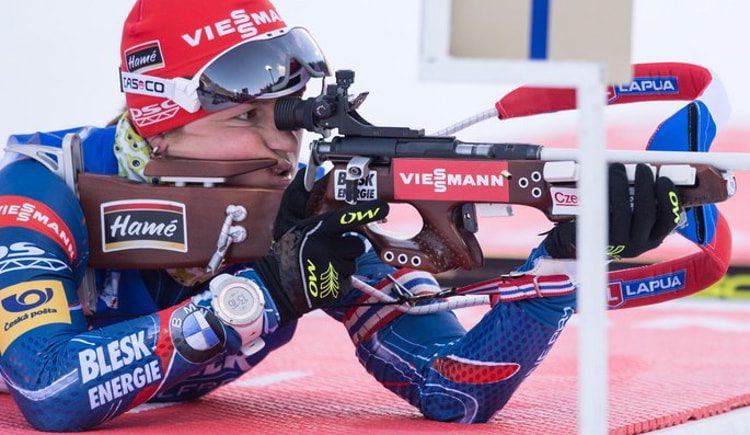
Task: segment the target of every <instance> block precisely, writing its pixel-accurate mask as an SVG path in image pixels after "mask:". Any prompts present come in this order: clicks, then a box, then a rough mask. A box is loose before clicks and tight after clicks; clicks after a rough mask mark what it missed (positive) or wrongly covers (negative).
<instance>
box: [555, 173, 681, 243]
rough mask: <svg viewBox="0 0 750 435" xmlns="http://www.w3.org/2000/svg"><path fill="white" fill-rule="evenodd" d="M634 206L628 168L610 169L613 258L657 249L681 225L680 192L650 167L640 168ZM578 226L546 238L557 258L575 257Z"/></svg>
mask: <svg viewBox="0 0 750 435" xmlns="http://www.w3.org/2000/svg"><path fill="white" fill-rule="evenodd" d="M634 187H635V192H634V196H633V205H632V207H631V204H630V195H629V189H628V177H627V174H626V172H625V165H623V164H622V163H613V164H611V165H610V166H609V246H608V247H607V255H609V256H610V257H619V258H632V257H637V256H639V255H641V254H642V253H644V252H646V251H649V250H651V249H654V248H656V247H657V246H659V245H660V244H661V242H662V241H664V238H665V237H667V235H669V233H671V232H672V230H674V229H675V227H676V226H677V224H678V223H679V222H680V201H679V198H678V197H677V189H676V188H675V186H674V183H672V180H670V179H669V178H667V177H658V178H657V179H656V182H654V176H653V173H652V172H651V170H650V169H649V168H648V166H646V165H644V164H638V165H636V169H635V186H634ZM575 242H576V223H575V221H571V222H564V223H561V224H558V225H556V226H555V227H554V228H553V229H552V230H551V231H550V232H549V233H547V237H546V238H545V239H544V247H545V248H546V249H547V252H549V254H550V255H551V256H552V257H553V258H575V256H576V245H575Z"/></svg>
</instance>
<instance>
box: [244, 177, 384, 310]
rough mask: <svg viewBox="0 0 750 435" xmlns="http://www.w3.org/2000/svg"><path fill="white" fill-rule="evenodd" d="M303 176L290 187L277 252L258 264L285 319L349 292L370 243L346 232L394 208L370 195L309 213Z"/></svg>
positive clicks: (277, 234) (279, 219)
mask: <svg viewBox="0 0 750 435" xmlns="http://www.w3.org/2000/svg"><path fill="white" fill-rule="evenodd" d="M303 180H304V174H302V171H300V173H299V174H297V177H296V178H295V180H294V182H292V184H291V185H290V186H289V187H288V188H287V190H286V191H285V192H284V196H283V197H282V200H281V208H280V209H279V213H278V215H277V216H276V223H275V226H274V244H273V247H272V248H271V252H270V253H269V254H268V255H266V256H265V257H263V258H262V259H260V260H259V261H258V262H257V263H256V264H255V270H256V271H257V272H258V275H260V277H261V279H263V282H264V283H265V284H266V286H267V287H268V291H269V292H270V293H271V297H272V298H273V300H274V302H275V303H276V305H277V307H278V309H279V313H280V315H281V323H282V324H286V323H288V322H289V321H291V320H294V319H297V318H299V317H302V315H303V314H305V313H307V312H309V311H312V310H314V309H316V308H321V307H327V306H331V305H334V304H335V303H336V302H337V301H339V300H341V299H342V298H343V297H344V296H346V294H347V293H349V291H350V290H351V279H350V278H351V275H352V274H354V272H355V269H356V263H355V260H356V259H357V257H359V256H360V255H362V253H364V251H365V246H364V243H363V242H362V240H361V239H360V238H358V237H356V236H343V235H342V234H343V233H347V232H351V231H353V230H354V229H355V228H358V227H360V226H362V225H365V224H367V223H370V222H375V221H379V220H382V219H384V218H385V216H386V215H387V214H388V210H389V207H388V203H386V202H383V201H370V202H361V203H359V204H356V205H352V206H347V207H344V208H340V209H338V210H335V211H332V212H328V213H324V214H321V215H319V216H313V217H310V218H306V219H305V218H304V210H305V208H306V206H307V199H308V197H309V194H308V192H307V191H306V190H305V188H304V183H303Z"/></svg>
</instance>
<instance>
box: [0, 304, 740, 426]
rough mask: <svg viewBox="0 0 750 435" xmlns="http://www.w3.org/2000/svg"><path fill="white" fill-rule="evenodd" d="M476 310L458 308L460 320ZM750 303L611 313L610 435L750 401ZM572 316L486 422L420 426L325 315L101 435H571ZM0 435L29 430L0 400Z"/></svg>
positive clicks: (669, 423)
mask: <svg viewBox="0 0 750 435" xmlns="http://www.w3.org/2000/svg"><path fill="white" fill-rule="evenodd" d="M483 312H484V310H483V309H481V308H471V309H466V310H462V311H460V312H459V314H460V315H461V317H462V320H463V321H464V322H465V323H467V324H472V323H473V322H476V321H477V320H478V319H479V318H480V317H481V315H482V313H483ZM748 314H750V305H749V304H739V303H736V302H735V303H696V302H694V301H689V302H688V303H685V302H678V303H670V304H662V305H661V306H655V307H647V308H640V309H633V310H621V311H614V312H610V313H609V317H608V318H609V328H610V334H609V337H610V354H609V355H610V358H609V365H610V402H609V407H610V417H609V427H610V429H611V432H612V433H617V434H625V433H640V432H645V431H649V430H654V429H658V428H663V427H668V426H672V425H675V424H679V423H683V422H686V421H687V420H688V419H691V418H703V417H707V416H709V415H714V414H718V413H722V412H726V411H728V410H731V409H733V408H737V407H740V406H745V405H748V404H750V375H748V373H750V334H749V333H748V332H750V320H748V319H750V317H749V316H748ZM575 320H576V317H573V320H571V324H569V326H568V328H567V329H566V330H565V331H564V332H563V334H562V335H561V337H560V339H559V341H558V343H557V344H556V345H555V347H554V349H553V350H552V352H551V353H550V354H549V356H548V358H547V359H546V360H545V361H544V363H542V365H541V366H540V367H539V368H538V369H537V371H536V372H534V373H533V374H532V375H531V376H530V377H529V379H527V381H526V382H525V383H524V384H523V385H522V386H521V387H520V389H519V390H518V392H517V393H516V395H515V396H514V397H513V398H512V399H511V400H510V402H509V403H508V405H507V406H506V407H505V409H503V410H502V411H501V412H499V413H498V414H497V415H496V416H495V418H494V419H493V420H492V421H491V422H490V423H488V424H479V425H472V426H460V427H459V426H456V425H453V424H447V423H435V422H431V421H427V420H424V419H422V418H421V417H420V415H419V413H418V412H417V411H416V410H415V409H414V408H412V407H411V406H409V405H408V404H406V403H405V402H403V401H402V400H401V399H399V398H397V397H396V396H394V395H393V394H391V393H390V392H388V391H386V390H385V389H384V388H382V387H381V386H380V385H379V384H378V383H377V382H375V381H374V380H372V379H371V378H370V377H369V375H367V374H366V373H365V371H364V369H363V368H362V367H361V366H360V365H359V364H358V363H357V362H356V360H355V357H354V355H353V348H352V345H351V344H350V342H349V340H348V337H347V336H346V333H345V332H344V328H343V327H341V326H340V325H338V324H337V323H336V322H335V321H333V320H331V319H329V318H327V317H325V316H323V315H317V314H316V315H311V316H308V317H306V318H305V319H304V320H303V321H301V324H300V327H299V330H298V332H297V335H296V336H295V338H294V340H293V341H292V343H291V344H289V345H287V346H286V347H284V348H282V349H280V350H278V351H277V352H276V353H274V354H272V355H271V356H270V357H269V358H268V359H267V360H266V361H264V362H263V363H262V364H260V365H259V366H258V367H257V368H255V369H253V370H251V372H250V373H248V374H247V375H245V376H244V377H242V378H241V379H239V380H238V381H236V382H234V383H233V384H229V385H226V386H224V387H222V388H220V389H219V390H218V391H216V392H214V393H211V394H209V395H207V396H206V397H205V398H203V399H201V400H198V401H196V402H192V403H184V404H178V405H171V404H170V405H167V406H162V405H155V406H154V405H144V406H143V407H140V408H137V409H135V410H133V411H131V412H129V413H128V414H125V415H123V416H120V417H118V418H116V419H115V420H114V421H112V422H110V423H107V424H106V425H104V426H103V428H102V430H101V432H98V433H108V432H113V433H115V432H117V433H135V432H137V433H139V434H147V433H154V434H161V433H165V432H177V433H205V432H206V430H208V429H210V430H213V431H214V432H215V433H238V432H243V433H248V432H262V433H341V434H350V433H357V432H359V431H366V432H367V433H372V432H380V433H385V432H388V433H393V432H397V431H398V432H408V433H414V432H424V433H430V432H438V431H446V430H458V429H460V430H461V431H462V432H465V433H488V434H489V433H493V434H496V433H504V434H540V433H575V432H576V408H577V404H576V403H577V390H576V350H577V346H576V336H577V327H576V321H575ZM0 407H1V408H2V412H0V433H11V432H15V433H26V432H28V433H31V429H30V427H29V426H28V425H27V424H26V423H25V421H24V419H23V417H22V416H21V414H20V413H19V411H18V409H17V408H16V406H15V404H14V403H13V401H12V400H11V398H10V397H9V396H8V395H5V394H0Z"/></svg>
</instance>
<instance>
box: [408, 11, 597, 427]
mask: <svg viewBox="0 0 750 435" xmlns="http://www.w3.org/2000/svg"><path fill="white" fill-rule="evenodd" d="M427 1H429V2H430V5H429V7H426V5H425V3H426V2H427ZM450 11H451V2H450V0H423V7H422V25H423V26H424V27H423V29H422V42H421V44H422V46H421V53H420V56H421V59H420V64H421V65H420V66H421V68H420V69H421V71H420V74H421V77H422V78H423V79H426V80H442V81H456V80H463V81H468V80H472V81H484V82H516V83H518V82H522V83H524V84H530V85H537V86H551V87H566V88H575V89H576V92H577V94H576V95H577V101H578V110H579V114H580V124H579V130H578V152H577V153H574V154H577V155H573V156H571V157H574V158H575V159H576V160H578V162H579V163H580V164H581V177H580V181H579V189H580V194H581V196H582V197H584V198H586V201H584V203H583V206H582V209H581V214H580V215H579V217H578V220H577V222H578V224H577V225H578V229H579V231H578V232H577V233H578V240H577V243H578V246H579V247H580V249H579V251H578V261H577V273H578V277H579V279H580V281H579V286H578V311H579V313H580V314H579V351H578V379H579V382H578V400H579V417H578V421H579V424H578V427H579V432H580V433H582V434H605V433H606V432H607V354H608V351H607V324H606V310H607V308H606V307H607V301H606V292H605V291H604V289H606V288H607V263H606V256H605V254H604V253H605V252H606V249H605V247H606V243H607V227H608V222H607V219H608V217H607V210H606V204H607V191H606V183H603V182H602V180H606V177H607V172H606V166H607V165H606V155H605V151H604V149H605V131H604V119H603V115H604V113H603V112H604V107H605V105H606V83H605V77H606V75H605V67H604V66H603V65H601V64H597V63H591V62H548V61H528V60H515V61H514V60H489V59H468V58H455V57H451V56H449V55H448V53H449V34H448V32H446V31H445V29H448V28H450ZM584 229H585V231H584Z"/></svg>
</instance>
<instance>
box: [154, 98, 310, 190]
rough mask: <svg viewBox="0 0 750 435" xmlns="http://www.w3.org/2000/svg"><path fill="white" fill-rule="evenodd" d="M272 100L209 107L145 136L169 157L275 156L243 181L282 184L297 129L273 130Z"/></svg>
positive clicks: (292, 160) (294, 155) (293, 160)
mask: <svg viewBox="0 0 750 435" xmlns="http://www.w3.org/2000/svg"><path fill="white" fill-rule="evenodd" d="M274 105H275V100H258V101H255V102H253V103H248V104H242V105H239V106H237V107H233V108H231V109H226V110H222V111H220V112H216V113H212V114H211V115H208V116H206V117H204V118H201V119H198V120H196V121H193V122H191V123H189V124H187V125H185V126H183V127H182V128H179V129H177V130H175V131H173V132H170V133H168V134H167V135H165V136H163V137H156V138H149V142H150V143H151V144H152V146H158V147H159V148H160V151H161V152H162V153H163V154H164V155H165V156H168V157H171V158H190V159H206V160H248V159H263V158H272V159H276V160H277V164H276V166H274V167H271V168H267V169H261V170H258V171H254V172H251V173H249V174H247V175H246V176H243V184H246V185H250V186H253V187H264V188H272V189H283V188H286V186H288V185H289V183H291V181H292V178H293V177H294V173H295V171H296V168H297V160H298V159H299V151H300V142H301V139H302V132H301V131H300V130H297V131H280V130H278V129H277V128H276V124H275V123H274V120H273V108H274Z"/></svg>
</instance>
